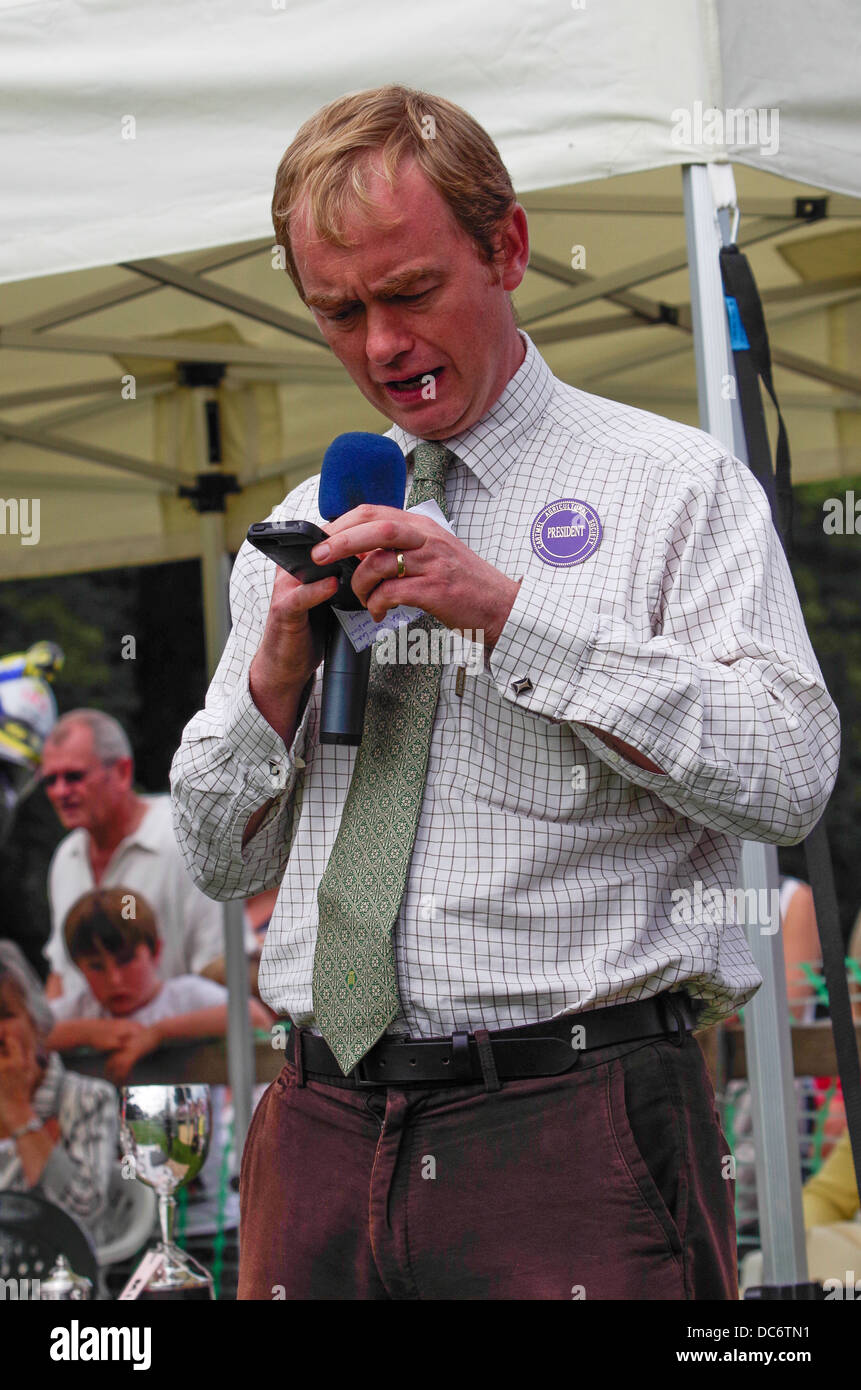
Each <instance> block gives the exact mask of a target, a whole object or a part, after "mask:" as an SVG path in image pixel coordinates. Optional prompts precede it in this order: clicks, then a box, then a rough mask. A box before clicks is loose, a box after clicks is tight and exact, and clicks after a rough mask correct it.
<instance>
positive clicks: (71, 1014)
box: [48, 888, 275, 1298]
mask: <svg viewBox="0 0 861 1390" xmlns="http://www.w3.org/2000/svg"><path fill="white" fill-rule="evenodd" d="M63 933H64V936H65V941H66V949H67V950H68V952H69V955H70V956H71V958H72V960H73V961H74V962H75V964H76V965H77V967H78V969H79V970H80V971H82V973H83V975H84V979H85V982H86V983H85V984H83V985H82V986H81V988H80V990H79V991H78V992H77V993H75V994H68V995H67V994H63V995H62V996H61V997H60V998H58V999H52V1000H51V1001H50V1004H51V1010H52V1012H53V1015H54V1019H55V1024H54V1028H53V1030H52V1032H51V1034H50V1036H49V1039H48V1043H49V1045H50V1046H51V1047H54V1048H57V1049H59V1050H67V1049H70V1048H74V1047H93V1048H96V1049H97V1050H98V1051H103V1052H108V1053H110V1056H109V1058H108V1062H107V1064H106V1066H105V1072H106V1075H107V1076H109V1077H110V1079H111V1080H112V1081H114V1082H115V1083H116V1084H117V1085H121V1084H122V1083H123V1081H124V1080H125V1078H126V1077H127V1076H128V1074H129V1072H130V1071H131V1069H132V1067H133V1066H134V1064H135V1062H136V1061H137V1060H138V1058H140V1057H143V1056H145V1055H146V1054H147V1053H149V1052H153V1051H154V1050H155V1049H156V1048H158V1047H160V1046H161V1045H162V1044H163V1043H171V1042H176V1043H180V1042H188V1041H191V1040H192V1039H195V1038H211V1037H215V1036H220V1035H222V1034H224V1033H226V1031H227V990H226V989H225V988H224V986H223V985H220V984H216V983H215V981H213V980H207V979H204V978H203V977H202V976H200V975H178V976H175V977H174V978H173V979H170V980H162V979H161V978H160V976H159V974H158V971H157V963H158V959H159V955H160V954H161V941H160V939H159V934H158V928H157V925H156V922H155V917H154V914H153V911H152V908H151V907H150V906H149V904H148V903H147V902H146V900H145V898H143V897H142V895H141V894H140V893H136V892H134V891H133V890H131V889H129V888H105V889H102V890H98V891H96V892H92V893H85V894H84V896H83V897H82V898H79V899H78V900H77V902H76V903H75V904H74V905H73V906H72V907H71V908H70V910H69V912H68V914H67V916H66V920H65V922H64V924H63ZM249 1016H250V1021H251V1023H252V1024H253V1025H255V1026H256V1027H258V1028H265V1029H266V1030H267V1032H268V1031H269V1029H270V1026H271V1021H272V1019H273V1018H274V1017H275V1015H274V1014H272V1013H270V1011H269V1010H268V1009H267V1008H266V1006H265V1005H264V1004H261V1003H260V1001H259V1000H257V999H250V1000H249ZM263 1089H265V1087H264V1088H263ZM210 1095H211V1098H212V1131H211V1137H210V1144H209V1154H208V1156H207V1159H206V1162H205V1164H204V1166H203V1170H202V1171H201V1173H200V1175H199V1176H198V1177H197V1178H196V1179H195V1180H194V1182H193V1183H192V1184H191V1185H190V1186H189V1187H187V1188H185V1189H184V1190H183V1191H184V1195H183V1198H182V1202H183V1211H182V1214H181V1222H182V1227H183V1236H182V1244H183V1246H184V1248H185V1249H186V1250H188V1252H189V1254H191V1255H194V1257H195V1258H196V1259H198V1260H200V1261H201V1262H202V1263H203V1264H204V1265H206V1267H207V1268H208V1269H212V1267H213V1263H214V1260H215V1253H216V1247H215V1244H214V1242H215V1241H216V1239H217V1238H218V1239H219V1240H220V1245H219V1249H220V1260H221V1280H220V1284H221V1290H220V1295H219V1296H220V1297H221V1298H235V1297H236V1283H237V1276H238V1259H239V1247H238V1242H237V1228H238V1225H239V1197H238V1193H237V1191H236V1154H235V1152H234V1151H231V1152H228V1153H225V1146H226V1143H227V1140H228V1127H227V1111H226V1101H227V1087H226V1086H211V1087H210ZM136 1259H137V1257H135V1258H134V1259H133V1260H132V1261H130V1262H129V1263H128V1266H127V1267H126V1266H123V1267H122V1268H121V1270H120V1271H119V1272H118V1282H117V1284H116V1288H113V1287H111V1292H112V1294H113V1295H114V1296H116V1293H117V1292H118V1291H119V1289H120V1288H121V1287H122V1284H123V1283H124V1282H125V1279H126V1278H127V1277H128V1274H130V1273H131V1269H132V1268H133V1266H134V1264H135V1263H136ZM109 1286H110V1280H109Z"/></svg>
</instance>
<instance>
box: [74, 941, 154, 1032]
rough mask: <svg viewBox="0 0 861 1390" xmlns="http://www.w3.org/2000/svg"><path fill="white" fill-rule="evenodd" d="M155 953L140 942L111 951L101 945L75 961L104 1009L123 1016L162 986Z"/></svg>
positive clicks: (118, 1016)
mask: <svg viewBox="0 0 861 1390" xmlns="http://www.w3.org/2000/svg"><path fill="white" fill-rule="evenodd" d="M156 960H157V956H154V955H153V953H152V951H151V950H150V948H149V946H147V945H145V944H144V943H143V942H140V943H139V944H138V945H137V946H135V947H130V948H129V949H128V950H125V951H118V952H111V951H106V950H105V949H104V948H103V947H100V948H99V949H98V950H95V951H93V952H92V953H89V954H87V955H85V956H79V957H78V959H77V960H76V961H75V964H76V965H77V967H78V969H79V970H80V971H81V973H82V974H83V976H84V979H85V980H86V982H87V984H88V985H89V986H90V989H91V990H92V991H93V994H94V995H95V996H96V998H97V999H98V1001H99V1003H100V1004H101V1006H102V1008H103V1009H107V1010H108V1013H111V1014H113V1015H114V1016H115V1017H116V1018H123V1017H125V1016H126V1015H127V1014H131V1013H134V1011H135V1010H136V1009H142V1008H143V1006H144V1004H148V1003H149V1001H150V1000H151V999H153V998H154V997H155V995H156V994H158V991H159V989H160V987H161V981H160V979H159V975H158V970H157V969H156Z"/></svg>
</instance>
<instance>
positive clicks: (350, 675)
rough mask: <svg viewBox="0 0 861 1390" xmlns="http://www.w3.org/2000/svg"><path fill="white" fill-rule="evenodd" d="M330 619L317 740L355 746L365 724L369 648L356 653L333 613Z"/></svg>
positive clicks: (370, 651)
mask: <svg viewBox="0 0 861 1390" xmlns="http://www.w3.org/2000/svg"><path fill="white" fill-rule="evenodd" d="M329 616H330V622H329V631H328V634H327V637H326V657H325V662H326V664H325V666H324V667H323V691H322V695H321V700H320V733H319V738H320V742H321V743H341V744H347V745H349V746H352V747H357V746H358V745H359V744H360V743H361V742H362V729H363V727H364V724H365V703H366V701H367V697H368V677H369V675H370V673H371V653H372V648H371V647H366V648H365V650H364V651H363V652H357V651H356V649H355V647H354V646H353V644H352V642H351V641H350V639H349V637H348V636H347V634H346V632H345V631H344V629H343V628H342V627H341V624H340V623H339V622H338V619H337V618H336V617H335V615H334V613H330V615H329Z"/></svg>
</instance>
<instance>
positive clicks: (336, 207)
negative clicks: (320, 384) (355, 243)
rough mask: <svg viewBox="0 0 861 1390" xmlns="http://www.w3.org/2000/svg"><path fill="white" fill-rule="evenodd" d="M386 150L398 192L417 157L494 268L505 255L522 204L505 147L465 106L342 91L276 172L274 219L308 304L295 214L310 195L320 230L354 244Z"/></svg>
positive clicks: (384, 92)
mask: <svg viewBox="0 0 861 1390" xmlns="http://www.w3.org/2000/svg"><path fill="white" fill-rule="evenodd" d="M374 152H379V154H380V155H381V161H380V163H381V172H382V175H383V177H384V179H385V180H386V182H387V183H388V185H389V187H390V188H394V186H395V178H396V176H397V173H398V169H399V167H400V165H401V163H402V162H403V161H404V160H405V159H410V158H412V159H414V160H415V161H416V164H417V165H418V166H419V168H420V169H421V171H422V173H423V174H424V175H425V177H426V178H427V179H428V181H429V183H431V184H432V185H433V187H434V188H435V189H436V190H437V192H438V193H439V195H440V197H441V198H442V199H443V201H444V202H445V203H447V205H448V207H449V208H450V210H451V212H452V215H453V217H454V219H455V221H456V222H457V224H458V225H459V226H460V227H461V228H462V229H463V231H465V232H466V233H467V235H468V236H469V237H471V238H472V240H473V242H474V243H475V246H476V248H477V250H478V253H479V256H480V257H481V259H482V260H483V261H485V262H486V264H488V265H492V264H493V263H494V261H495V260H496V257H497V255H498V254H499V252H498V246H497V238H498V232H499V229H500V226H501V224H502V222H503V221H504V220H505V218H506V217H507V215H508V214H509V213H510V212H511V210H512V208H513V207H514V204H515V201H516V199H515V194H514V188H513V186H512V183H511V178H510V176H509V173H508V170H507V169H506V167H505V165H504V164H503V162H502V160H501V158H500V155H499V151H498V150H497V148H496V146H495V144H494V143H493V141H492V140H491V138H490V136H489V135H488V134H487V132H486V131H485V130H483V129H482V127H481V126H480V125H479V124H478V122H477V121H476V120H474V119H473V117H472V116H470V115H469V114H468V113H467V112H466V111H464V110H463V108H462V107H460V106H455V105H454V103H453V102H451V101H446V100H445V98H444V97H437V96H431V95H430V93H428V92H418V91H414V90H412V89H411V88H409V87H399V86H388V87H377V88H375V89H373V90H371V91H366V92H357V93H355V94H354V95H352V96H345V97H339V98H338V99H337V101H332V102H330V103H329V105H328V106H324V107H322V108H321V109H320V110H319V111H317V112H316V113H315V115H313V116H311V118H310V119H309V120H307V121H306V122H305V124H304V125H303V126H301V127H300V129H299V130H298V132H297V134H296V137H295V139H294V140H293V142H292V144H291V145H290V146H289V147H288V149H287V151H286V153H285V154H284V157H283V158H282V160H281V163H280V164H279V166H278V173H277V175H276V177H275V193H274V195H273V198H272V222H273V226H274V228H275V239H276V241H277V242H278V245H279V246H282V247H283V248H284V253H285V258H286V269H287V273H288V274H289V276H290V278H291V280H292V281H293V284H294V285H295V286H296V289H297V290H298V292H299V294H300V296H301V297H302V299H303V300H304V298H305V295H304V291H303V289H302V282H301V279H300V277H299V271H298V269H297V266H296V261H295V258H294V256H293V251H292V247H291V243H290V218H291V216H292V215H293V214H294V213H295V211H296V208H297V205H298V204H299V203H300V202H302V201H303V200H304V199H306V198H307V206H308V213H309V223H310V225H311V226H313V228H314V231H315V232H316V234H317V236H320V237H322V238H323V239H324V240H325V241H328V242H330V243H331V244H332V245H334V246H341V247H346V246H348V245H349V244H350V243H349V242H348V241H347V240H346V231H345V228H346V220H347V217H348V215H349V214H350V213H351V212H352V211H354V210H355V208H356V205H357V204H359V205H360V206H361V207H362V208H363V209H365V210H367V209H368V208H369V207H370V206H371V203H372V201H373V197H372V194H371V192H370V188H369V183H370V180H369V177H368V163H369V158H370V156H371V155H372V154H373V153H374Z"/></svg>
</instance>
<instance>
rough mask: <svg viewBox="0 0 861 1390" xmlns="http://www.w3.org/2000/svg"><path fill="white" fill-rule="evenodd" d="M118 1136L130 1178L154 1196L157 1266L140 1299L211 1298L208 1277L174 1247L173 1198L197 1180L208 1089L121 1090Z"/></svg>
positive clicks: (204, 1147)
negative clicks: (130, 1164)
mask: <svg viewBox="0 0 861 1390" xmlns="http://www.w3.org/2000/svg"><path fill="white" fill-rule="evenodd" d="M120 1096H121V1109H120V1136H121V1139H122V1145H123V1153H124V1155H125V1159H126V1160H128V1159H129V1158H131V1159H133V1161H134V1175H135V1177H136V1178H138V1179H139V1180H140V1181H141V1182H144V1183H146V1184H147V1186H148V1187H151V1188H152V1189H153V1190H154V1192H155V1193H156V1195H157V1197H158V1217H159V1225H160V1227H161V1240H160V1241H159V1243H158V1245H157V1246H156V1250H157V1251H158V1253H159V1254H160V1255H161V1257H162V1259H161V1263H160V1265H159V1267H158V1268H157V1269H156V1270H155V1271H154V1273H153V1274H152V1275H151V1276H150V1277H149V1278H148V1279H147V1281H146V1283H145V1284H144V1286H143V1288H142V1290H141V1292H140V1294H139V1295H138V1296H139V1297H140V1298H143V1299H172V1298H181V1299H186V1298H214V1297H215V1291H214V1289H213V1284H212V1275H211V1274H209V1272H208V1271H207V1270H205V1269H204V1268H203V1266H202V1265H201V1264H198V1262H197V1260H195V1259H193V1258H192V1257H191V1255H188V1254H186V1253H185V1251H183V1250H180V1249H179V1247H178V1246H177V1245H175V1244H174V1242H173V1226H174V1218H175V1216H176V1199H175V1197H174V1193H175V1192H176V1191H178V1189H179V1188H180V1187H184V1186H185V1184H186V1183H189V1182H191V1181H192V1180H193V1179H194V1178H196V1177H197V1175H198V1173H199V1172H200V1170H201V1168H202V1167H203V1162H204V1159H205V1158H206V1154H207V1151H208V1149H209V1135H210V1132H211V1129H212V1102H211V1099H210V1095H209V1087H208V1086H123V1087H122V1089H121V1091H120Z"/></svg>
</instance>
